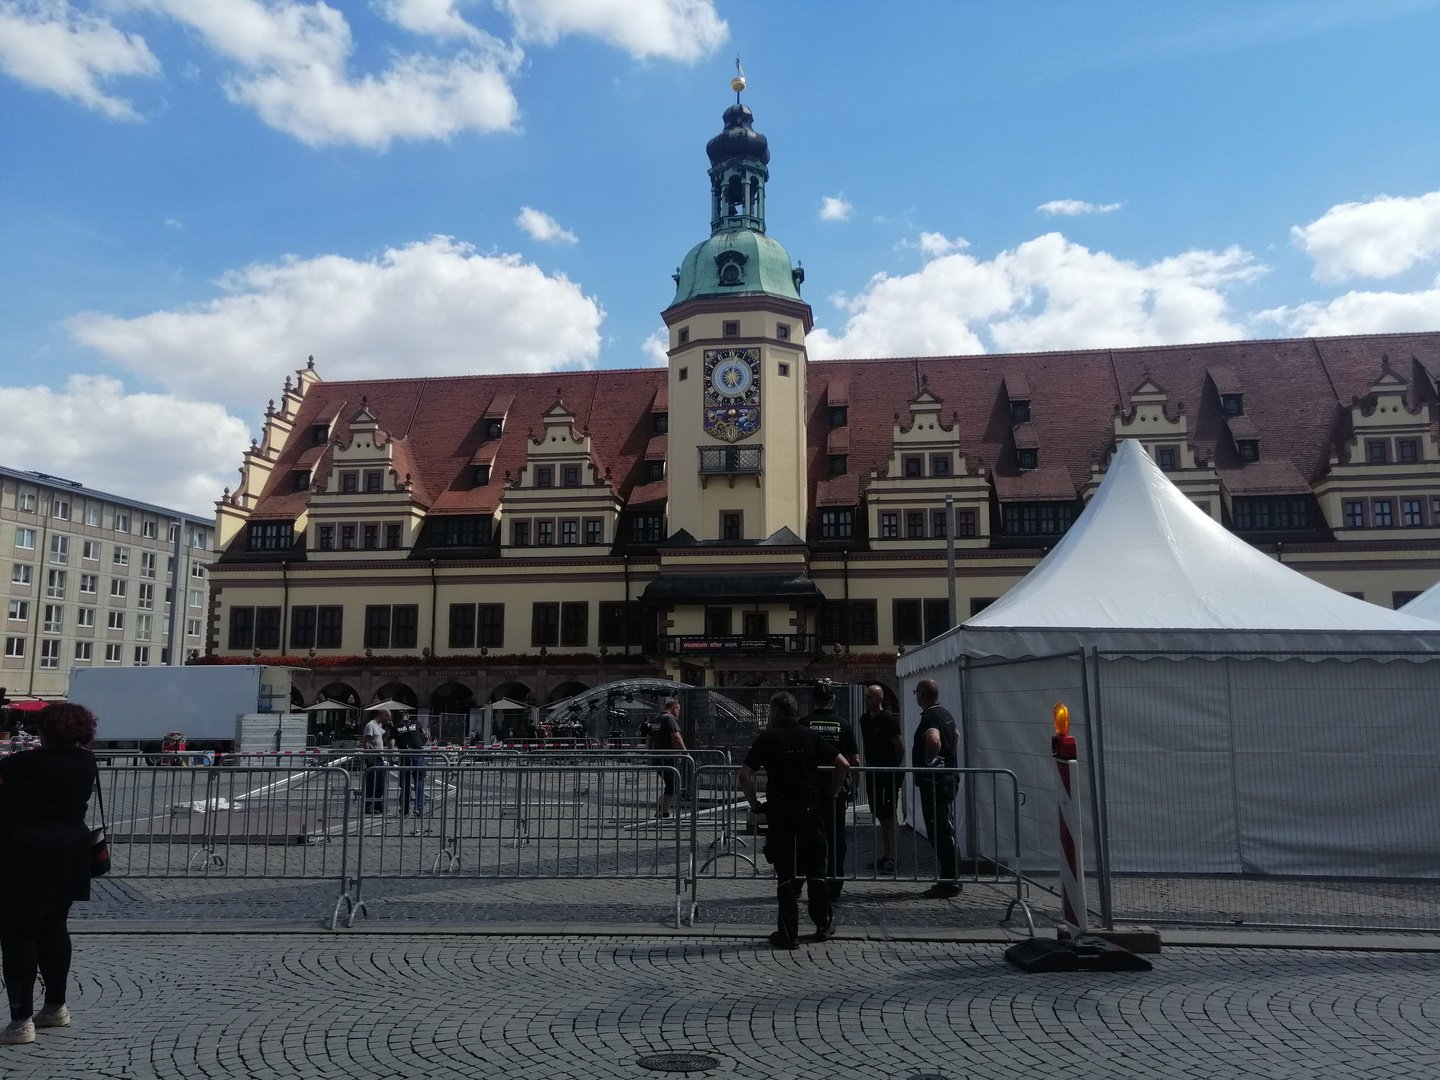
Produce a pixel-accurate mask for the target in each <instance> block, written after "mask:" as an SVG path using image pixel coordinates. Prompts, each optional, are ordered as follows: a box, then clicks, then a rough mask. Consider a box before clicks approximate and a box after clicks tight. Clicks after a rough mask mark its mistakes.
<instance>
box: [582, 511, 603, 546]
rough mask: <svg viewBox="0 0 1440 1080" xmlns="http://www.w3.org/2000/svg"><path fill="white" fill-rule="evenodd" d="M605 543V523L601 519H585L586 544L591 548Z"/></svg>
mask: <svg viewBox="0 0 1440 1080" xmlns="http://www.w3.org/2000/svg"><path fill="white" fill-rule="evenodd" d="M604 542H605V522H604V520H603V519H601V518H586V519H585V543H586V544H589V545H591V546H593V545H596V544H603V543H604Z"/></svg>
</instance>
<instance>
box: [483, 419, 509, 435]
mask: <svg viewBox="0 0 1440 1080" xmlns="http://www.w3.org/2000/svg"><path fill="white" fill-rule="evenodd" d="M504 433H505V421H504V420H486V421H485V438H487V439H498V438H500V436H501V435H503V434H504Z"/></svg>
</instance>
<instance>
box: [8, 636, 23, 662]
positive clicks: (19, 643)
mask: <svg viewBox="0 0 1440 1080" xmlns="http://www.w3.org/2000/svg"><path fill="white" fill-rule="evenodd" d="M5 655H6V656H10V657H16V656H24V655H25V639H24V638H23V637H7V638H6V639H5Z"/></svg>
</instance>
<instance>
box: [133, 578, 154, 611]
mask: <svg viewBox="0 0 1440 1080" xmlns="http://www.w3.org/2000/svg"><path fill="white" fill-rule="evenodd" d="M135 606H136V607H137V608H139V609H140V610H141V611H153V610H154V609H155V586H154V585H145V584H142V585H141V586H140V588H139V589H138V590H137V595H136V598H135Z"/></svg>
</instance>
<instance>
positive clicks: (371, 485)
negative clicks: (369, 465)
mask: <svg viewBox="0 0 1440 1080" xmlns="http://www.w3.org/2000/svg"><path fill="white" fill-rule="evenodd" d="M365 490H366V492H367V493H369V494H372V495H373V494H374V493H375V492H377V491H384V490H385V474H384V473H383V472H381V471H378V470H371V471H369V472H367V473H366V474H365Z"/></svg>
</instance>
